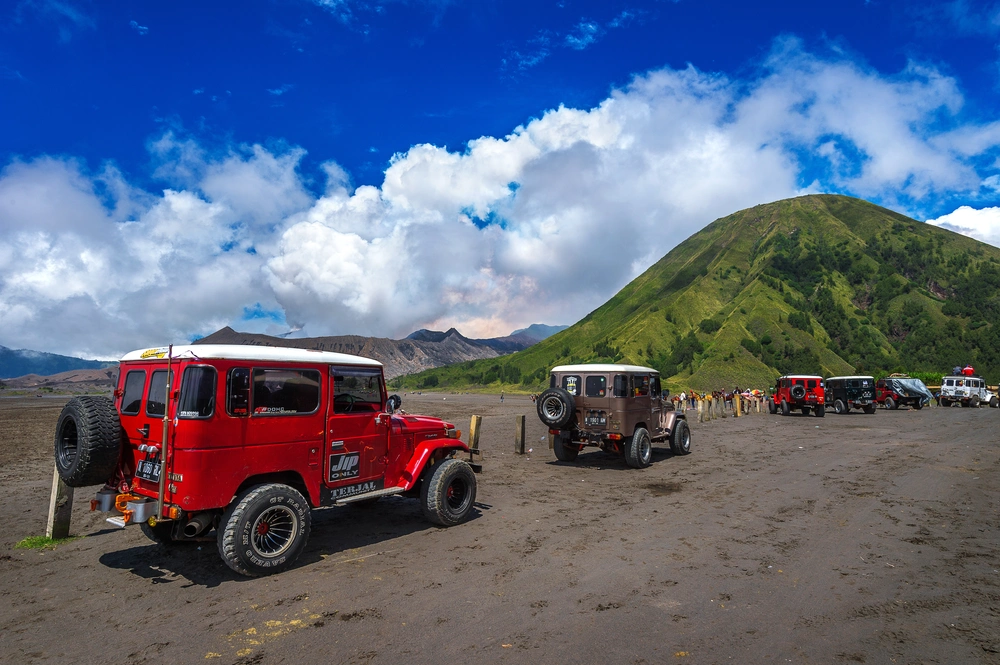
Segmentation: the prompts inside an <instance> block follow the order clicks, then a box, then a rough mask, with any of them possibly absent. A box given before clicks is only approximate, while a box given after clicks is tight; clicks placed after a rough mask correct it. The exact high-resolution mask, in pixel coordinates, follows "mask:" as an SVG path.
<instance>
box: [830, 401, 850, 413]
mask: <svg viewBox="0 0 1000 665" xmlns="http://www.w3.org/2000/svg"><path fill="white" fill-rule="evenodd" d="M833 411H834V413H837V414H844V413H847V406H846V405H845V404H844V402H843V400H839V399H838V400H834V402H833Z"/></svg>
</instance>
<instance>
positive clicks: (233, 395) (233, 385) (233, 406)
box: [226, 367, 250, 418]
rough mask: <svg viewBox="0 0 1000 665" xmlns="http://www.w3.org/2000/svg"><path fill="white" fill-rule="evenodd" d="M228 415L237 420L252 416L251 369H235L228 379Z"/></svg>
mask: <svg viewBox="0 0 1000 665" xmlns="http://www.w3.org/2000/svg"><path fill="white" fill-rule="evenodd" d="M226 413H228V414H229V415H231V416H236V417H237V418H242V417H244V416H249V415H250V368H249V367H234V368H232V369H231V370H229V377H228V379H226Z"/></svg>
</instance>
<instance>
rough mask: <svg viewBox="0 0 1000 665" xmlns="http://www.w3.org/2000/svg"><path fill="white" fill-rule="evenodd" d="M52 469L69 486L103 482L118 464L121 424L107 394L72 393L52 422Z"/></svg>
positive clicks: (84, 485)
mask: <svg viewBox="0 0 1000 665" xmlns="http://www.w3.org/2000/svg"><path fill="white" fill-rule="evenodd" d="M55 449H56V470H57V471H58V472H59V477H60V478H62V481H63V482H64V483H66V484H67V485H69V486H70V487H87V486H88V485H97V484H99V483H104V482H107V481H108V480H109V479H110V478H111V476H112V474H113V473H114V472H115V468H116V467H117V466H118V454H119V451H120V449H121V424H120V423H119V421H118V412H117V411H115V405H114V403H113V402H112V401H111V400H110V399H108V398H107V397H93V396H90V395H84V396H81V397H74V398H73V399H71V400H70V401H68V402H67V403H66V406H64V407H63V410H62V413H60V414H59V422H58V423H56V440H55Z"/></svg>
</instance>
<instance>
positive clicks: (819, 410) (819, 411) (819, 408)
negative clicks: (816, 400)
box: [815, 404, 826, 418]
mask: <svg viewBox="0 0 1000 665" xmlns="http://www.w3.org/2000/svg"><path fill="white" fill-rule="evenodd" d="M825 415H826V405H825V404H818V405H816V411H815V416H816V417H817V418H822V417H823V416H825Z"/></svg>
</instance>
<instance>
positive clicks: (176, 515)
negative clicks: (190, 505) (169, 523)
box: [167, 506, 184, 520]
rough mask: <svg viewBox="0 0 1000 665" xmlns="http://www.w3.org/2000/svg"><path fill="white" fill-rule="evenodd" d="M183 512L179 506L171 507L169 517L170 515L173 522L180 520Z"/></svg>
mask: <svg viewBox="0 0 1000 665" xmlns="http://www.w3.org/2000/svg"><path fill="white" fill-rule="evenodd" d="M183 512H184V511H183V510H181V509H180V507H179V506H170V508H168V509H167V515H169V516H170V519H172V520H179V519H180V518H181V514H182V513H183Z"/></svg>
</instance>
